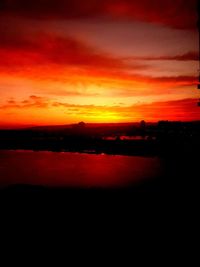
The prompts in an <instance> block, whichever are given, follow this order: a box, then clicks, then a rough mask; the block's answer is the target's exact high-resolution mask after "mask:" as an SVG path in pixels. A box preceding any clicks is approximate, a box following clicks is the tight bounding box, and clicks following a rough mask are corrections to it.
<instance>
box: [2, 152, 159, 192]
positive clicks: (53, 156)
mask: <svg viewBox="0 0 200 267" xmlns="http://www.w3.org/2000/svg"><path fill="white" fill-rule="evenodd" d="M160 172H161V160H160V159H159V158H156V157H155V158H150V157H148V158H145V157H135V156H113V155H104V154H100V155H96V154H81V153H68V152H44V151H42V152H34V151H12V150H11V151H0V186H1V187H4V186H8V185H16V184H23V185H24V184H26V185H41V186H53V187H55V186H56V187H57V186H59V187H60V186H61V187H62V186H65V187H83V188H91V187H103V188H105V187H106V188H107V187H124V186H125V187H126V186H132V185H134V184H136V183H138V182H141V181H145V180H148V179H152V178H154V177H158V176H159V174H160Z"/></svg>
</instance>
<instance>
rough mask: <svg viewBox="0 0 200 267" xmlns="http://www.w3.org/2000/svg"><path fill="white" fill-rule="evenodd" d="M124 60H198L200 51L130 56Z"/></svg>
mask: <svg viewBox="0 0 200 267" xmlns="http://www.w3.org/2000/svg"><path fill="white" fill-rule="evenodd" d="M124 60H152V61H154V60H174V61H198V60H199V53H198V52H194V51H191V52H188V53H184V54H179V55H172V56H156V57H155V56H152V57H151V56H148V57H145V56H144V57H137V56H135V57H128V58H125V59H124Z"/></svg>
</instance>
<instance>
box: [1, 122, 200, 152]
mask: <svg viewBox="0 0 200 267" xmlns="http://www.w3.org/2000/svg"><path fill="white" fill-rule="evenodd" d="M199 136H200V122H198V121H194V122H170V121H159V122H158V123H146V122H145V121H142V122H140V123H133V124H131V123H126V124H123V123H122V124H85V123H84V122H81V123H78V124H74V125H67V126H46V127H45V126H44V127H33V128H28V129H20V130H19V129H18V130H0V149H2V150H3V149H11V150H12V149H14V150H20V149H22V150H23V149H25V150H34V151H45V150H46V151H57V152H64V151H65V152H82V153H94V154H101V153H105V154H113V155H136V156H172V154H173V155H174V154H177V155H181V154H182V153H187V154H188V153H189V154H191V155H192V154H195V151H196V153H197V152H198V151H199V148H200V140H199Z"/></svg>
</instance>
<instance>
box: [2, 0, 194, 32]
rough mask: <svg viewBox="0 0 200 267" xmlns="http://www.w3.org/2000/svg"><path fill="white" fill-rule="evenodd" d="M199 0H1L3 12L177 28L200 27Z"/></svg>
mask: <svg viewBox="0 0 200 267" xmlns="http://www.w3.org/2000/svg"><path fill="white" fill-rule="evenodd" d="M196 9H197V0H189V1H186V0H162V1H160V0H151V1H149V0H101V1H93V0H84V1H83V0H68V1H65V0H48V1H46V0H37V1H35V0H30V1H26V0H1V4H0V12H1V13H2V14H9V15H13V16H21V17H26V18H29V17H32V18H38V19H52V18H53V19H63V18H65V19H69V18H84V17H94V16H106V17H108V18H109V17H110V18H111V19H113V18H117V19H131V20H140V21H145V22H153V23H159V24H163V25H166V26H169V27H173V28H181V29H191V28H194V27H196V20H197V16H196Z"/></svg>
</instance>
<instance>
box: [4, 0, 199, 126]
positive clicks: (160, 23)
mask: <svg viewBox="0 0 200 267" xmlns="http://www.w3.org/2000/svg"><path fill="white" fill-rule="evenodd" d="M66 2H67V3H66ZM195 5H196V0H188V1H186V0H173V1H172V0H166V1H158V0H157V1H156V0H153V1H151V5H150V1H147V0H140V1H137V0H123V1H122V0H107V1H104V0H102V1H95V0H85V1H81V0H73V1H72V0H69V1H64V0H56V1H55V0H49V1H46V0H38V1H32V0H31V1H27V2H26V1H23V0H9V1H8V0H3V1H1V4H0V126H1V127H3V126H4V125H16V126H17V125H19V126H20V125H49V124H68V123H76V122H79V121H85V122H131V121H138V120H141V119H145V120H147V121H157V120H162V119H165V120H199V119H200V110H199V109H198V107H197V105H196V102H197V100H196V99H197V98H199V92H198V90H197V89H196V83H197V78H196V77H197V70H198V33H197V29H196V21H197V14H196V10H195Z"/></svg>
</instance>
